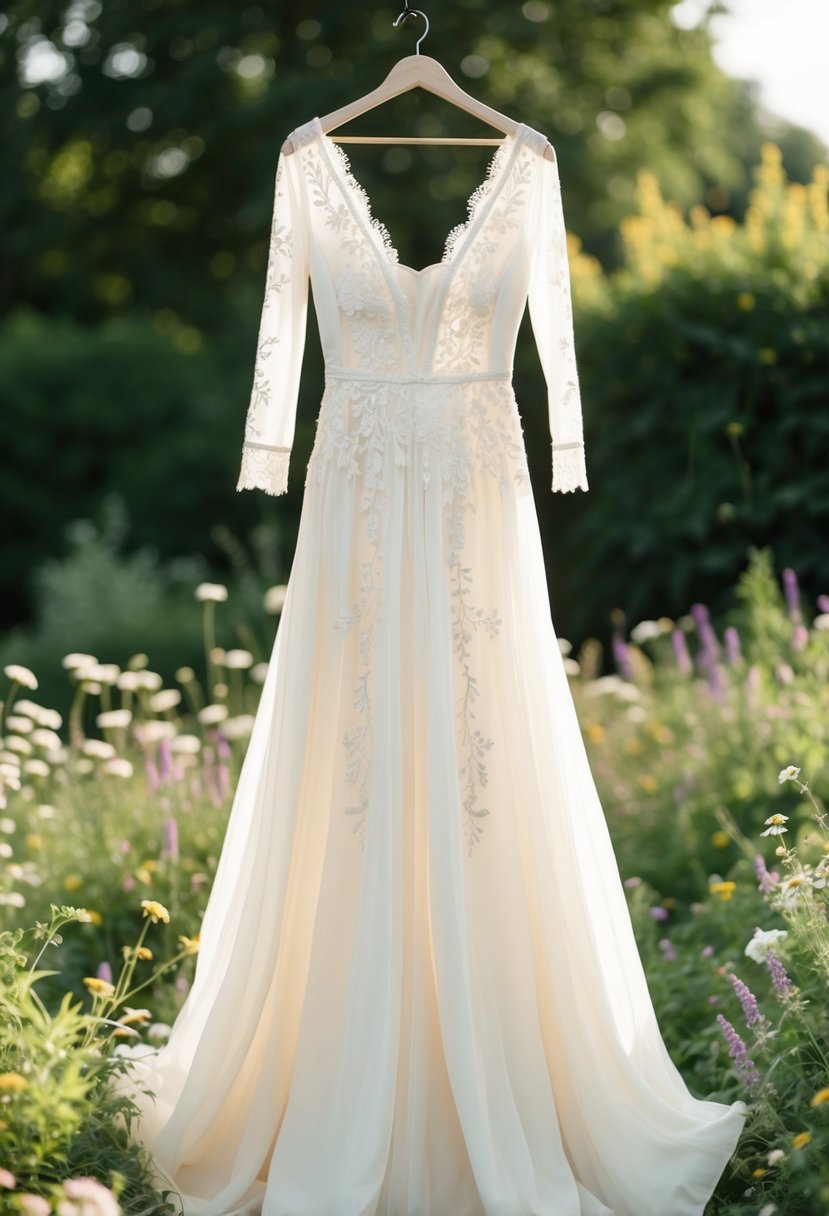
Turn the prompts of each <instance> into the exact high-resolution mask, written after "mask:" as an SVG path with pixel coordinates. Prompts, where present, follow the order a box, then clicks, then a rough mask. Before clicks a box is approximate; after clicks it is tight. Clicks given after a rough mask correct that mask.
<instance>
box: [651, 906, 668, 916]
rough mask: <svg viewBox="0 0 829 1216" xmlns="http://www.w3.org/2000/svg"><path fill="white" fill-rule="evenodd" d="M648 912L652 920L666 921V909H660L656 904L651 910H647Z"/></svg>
mask: <svg viewBox="0 0 829 1216" xmlns="http://www.w3.org/2000/svg"><path fill="white" fill-rule="evenodd" d="M648 912H649V913H650V915H651V916H652V917H653V919H654V920H667V919H668V909H667V908H660V907H659V905H658V904H656V905H655V906H654V907H652V908H648Z"/></svg>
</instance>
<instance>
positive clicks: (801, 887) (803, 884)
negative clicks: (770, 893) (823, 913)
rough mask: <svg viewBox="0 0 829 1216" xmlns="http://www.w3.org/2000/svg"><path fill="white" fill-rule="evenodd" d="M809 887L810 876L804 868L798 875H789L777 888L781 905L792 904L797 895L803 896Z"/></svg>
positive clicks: (810, 883)
mask: <svg viewBox="0 0 829 1216" xmlns="http://www.w3.org/2000/svg"><path fill="white" fill-rule="evenodd" d="M811 885H812V876H811V874H810V873H809V871H808V870H807V869H806V867H805V866H804V867H803V869H801V870H800V871H799V873H797V874H790V875H789V877H788V878H784V879H783V881H782V882H781V884H780V886H779V888H778V891H779V894H780V901H781V903H784V904H791V903H793V902H794V901H795V899H797V897H798V896H799V895H804V894H805V893H806V892H807V891H808V890H809V888H810V887H811Z"/></svg>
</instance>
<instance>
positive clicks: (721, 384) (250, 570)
mask: <svg viewBox="0 0 829 1216" xmlns="http://www.w3.org/2000/svg"><path fill="white" fill-rule="evenodd" d="M672 7H673V6H672V4H671V3H670V2H669V0H562V2H561V3H557V4H555V5H552V4H549V3H547V2H546V0H527V2H526V3H524V4H523V5H518V4H516V5H514V6H504V5H501V6H493V5H484V4H483V3H481V2H480V0H457V2H456V3H454V4H452V5H451V6H448V5H444V6H442V8H441V11H437V10H431V11H430V12H429V15H430V18H431V22H432V29H431V32H430V34H429V36H428V39H427V41H426V42H425V44H424V46H423V50H424V52H426V53H429V54H432V55H435V56H436V57H437V58H439V59H440V60H441V62H442V63H444V65H445V66H446V67H447V69H448V70H449V71H450V73H451V74H452V75H453V76H454V77H455V78H456V79H457V80H458V81H459V83H461V85H462V86H463V87H465V88H467V89H468V90H469V91H471V92H472V93H474V94H476V95H477V96H479V97H481V98H482V99H485V100H486V101H488V102H490V103H491V104H493V105H494V106H496V107H497V108H499V109H503V110H506V111H508V112H510V113H512V114H514V115H516V116H517V117H520V118H521V119H522V120H524V121H526V122H529V123H530V124H532V125H534V126H536V127H537V128H539V129H540V130H542V131H544V132H545V133H546V134H548V136H549V137H550V139H551V141H552V143H553V144H554V146H555V148H556V150H557V154H558V158H559V162H560V166H561V177H562V184H563V192H564V206H565V218H566V221H567V226H568V230H569V232H570V234H571V238H572V240H573V244H572V247H571V253H572V270H573V280H574V293H575V307H576V339H577V350H578V355H579V366H580V374H581V380H582V391H583V401H584V411H585V423H586V428H587V437H588V471H589V475H590V479H591V494H590V495H589V496H587V497H583V496H582V495H574V496H572V497H569V496H568V497H567V498H566V499H565V498H562V497H560V496H556V497H553V496H552V495H551V494H550V491H549V436H548V434H547V432H546V425H547V423H546V408H545V409H541V408H539V406H540V403H541V402H542V401H544V400H545V390H544V385H543V379H542V376H541V372H540V368H539V366H538V361H537V358H536V355H535V351H534V346H533V342H532V336H531V333H530V331H529V326H528V325H527V323H526V320H525V324H524V326H523V328H522V333H521V335H520V338H519V348H518V352H517V359H516V389H517V392H518V399H519V403H520V405H521V408H522V414H523V417H524V421H525V433H526V435H527V446H528V450H529V455H530V460H531V469H532V473H533V480H534V484H535V486H536V498H537V503H538V509H539V514H540V517H541V526H542V532H543V535H544V537H545V542H546V556H547V563H548V570H549V574H550V585H551V591H552V598H553V607H554V618H555V620H556V624H557V626H558V628H559V631H560V632H564V633H566V634H567V635H568V636H571V637H573V638H575V639H577V640H578V639H581V638H583V637H585V636H586V635H587V634H588V633H597V634H600V635H601V634H602V633H604V632H606V630H607V625H608V619H609V615H610V613H611V612H612V610H613V609H615V608H619V607H620V606H623V607H624V608H626V609H627V610H628V611H630V612H634V613H636V614H648V613H649V614H652V615H656V614H659V613H666V612H678V611H681V610H683V609H684V607H685V606H686V604H687V602H688V599H689V584H690V581H691V579H692V578H694V577H695V576H696V575H697V574H699V576H700V577H699V580H698V581H697V583H695V590H694V598H701V597H702V596H705V597H707V598H709V599H710V600H711V601H712V603H714V604H715V605H716V603H717V600H718V597H719V596H722V595H724V594H725V592H726V589H727V588H729V587H730V586H731V585H732V584H733V581H734V578H735V576H736V574H737V572H738V571H739V569H741V568H742V567H743V566H744V565H745V558H746V552H747V546H748V544H749V543H755V544H760V545H766V544H769V545H771V546H772V547H773V548H774V550H775V556H776V558H777V560H778V562H779V563H780V564H792V565H795V566H797V568H798V570H799V572H800V574H801V577H802V581H803V585H804V588H805V589H806V590H807V592H809V593H812V594H815V593H817V592H818V591H821V590H824V589H825V585H826V581H827V570H826V564H825V558H824V557H823V556H822V554H821V552H820V546H819V535H820V529H821V527H822V521H823V519H824V517H825V513H826V506H827V495H829V480H827V476H826V473H825V467H824V461H823V455H822V451H823V449H822V444H821V438H822V437H823V436H824V435H825V433H826V425H827V424H826V419H825V416H824V417H822V416H821V410H820V406H821V405H822V404H823V403H825V396H826V394H825V389H824V388H823V387H822V386H823V385H825V383H826V370H827V368H826V364H827V340H828V339H829V329H828V327H829V321H827V309H826V284H827V266H828V265H829V258H827V240H828V239H829V235H828V234H827V229H826V175H825V172H824V171H823V169H821V168H819V169H818V171H817V172H816V171H815V166H819V167H820V166H823V165H825V163H826V149H825V147H824V146H823V145H822V144H821V143H820V141H819V140H818V139H817V138H816V137H814V136H812V135H811V134H809V133H808V132H806V131H804V130H802V129H799V128H795V127H791V126H789V125H787V124H785V123H782V122H781V123H779V124H777V125H776V126H775V127H774V128H769V127H768V126H767V125H763V123H762V122H761V120H760V117H759V114H758V111H757V108H756V99H755V97H754V94H753V91H752V89H751V87H749V86H747V85H745V84H741V83H738V82H735V81H733V80H731V79H729V78H728V77H726V76H725V75H724V74H723V73H722V72H721V71H720V69H719V68H718V67H717V66H716V64H715V62H714V60H713V58H712V55H711V39H710V35H709V33H708V30H707V25H706V22H705V21H703V22H702V23H701V24H700V25H699V26H698V27H697V28H695V29H691V30H689V29H680V28H677V26H676V25H675V24H674V22H673V21H672V18H671V10H672ZM398 11H399V5H398V4H397V3H395V4H393V5H383V4H378V5H372V6H369V5H366V4H360V3H350V2H348V0H345V2H343V3H340V4H337V5H333V4H332V5H329V6H327V7H325V8H321V7H320V6H318V5H315V6H313V8H312V7H311V6H310V5H307V4H304V3H296V4H291V5H278V4H276V3H274V2H273V0H270V2H267V0H266V2H263V3H258V4H249V5H245V4H239V5H232V6H231V5H226V4H220V3H217V2H216V0H212V2H211V0H201V2H200V3H199V4H198V5H196V4H195V3H193V0H176V2H173V0H144V2H143V3H142V2H141V0H110V3H108V4H106V5H105V6H104V5H102V4H101V3H99V0H61V2H57V0H37V2H35V0H11V2H10V3H8V4H7V5H6V6H5V9H4V12H3V13H2V14H0V131H2V139H0V182H2V183H3V186H2V187H1V188H0V310H2V315H3V317H4V320H3V321H2V323H0V441H1V442H2V446H3V452H4V456H5V463H6V468H5V470H4V475H3V478H2V482H0V507H2V511H3V517H4V520H5V523H6V535H5V560H4V562H3V564H2V566H1V567H0V590H2V594H1V595H0V614H2V615H0V627H2V628H4V629H6V630H9V629H10V628H11V627H13V626H17V627H18V628H16V630H15V632H14V634H13V635H12V636H10V637H7V643H9V642H11V641H12V640H13V641H14V645H15V647H16V651H15V654H14V655H11V654H9V655H8V656H7V657H8V658H17V659H18V660H23V661H28V662H32V663H35V662H36V660H37V655H38V653H39V651H38V645H39V644H41V643H42V647H45V648H46V650H48V652H49V655H50V661H51V655H52V654H53V653H56V652H59V651H60V649H61V645H62V646H63V648H64V649H66V648H70V647H71V648H77V647H78V646H82V645H90V646H94V642H89V643H86V642H84V641H83V640H82V637H81V636H80V635H79V631H78V627H76V625H75V623H74V622H75V621H77V620H80V621H82V622H84V629H83V630H81V631H80V633H81V634H86V635H88V634H89V633H93V634H94V632H95V628H94V625H95V622H96V621H97V624H98V627H99V629H100V627H101V622H102V621H105V620H106V619H107V618H106V613H107V612H110V611H112V612H115V608H114V607H113V606H112V605H110V604H109V603H108V601H106V599H102V598H101V596H100V594H99V593H93V591H89V592H88V594H87V595H86V602H84V600H83V596H84V590H83V587H82V586H81V582H83V586H84V587H85V586H91V585H92V584H91V583H90V582H89V580H88V579H86V580H79V579H78V578H76V577H75V578H73V576H72V573H71V571H72V569H73V567H72V563H73V562H76V563H81V562H82V561H83V560H85V559H84V556H83V554H82V553H81V550H82V549H83V545H82V544H81V545H79V543H78V534H77V531H76V530H75V531H73V527H72V526H71V525H72V524H73V521H75V520H77V519H83V518H86V519H88V520H94V521H96V522H95V525H94V527H95V528H97V530H98V532H105V531H106V527H107V526H108V525H106V523H105V521H104V519H103V514H105V513H106V511H107V510H109V509H110V508H109V507H106V506H105V504H107V503H109V504H111V503H112V501H113V498H112V496H113V494H117V495H119V496H120V502H121V506H120V508H119V510H120V511H121V519H122V522H121V524H120V525H119V530H118V538H117V543H116V542H114V541H113V542H112V543H111V544H110V548H109V550H108V552H109V556H110V559H111V561H112V562H113V563H115V564H116V565H119V563H120V564H123V565H125V566H128V565H129V563H130V560H131V555H134V554H135V553H138V552H143V553H144V558H143V559H141V560H144V561H146V562H147V563H149V564H150V565H152V566H153V568H154V569H156V570H157V572H158V578H159V580H160V582H159V583H158V584H157V586H158V587H164V588H166V590H164V591H158V594H156V595H155V598H153V596H152V595H150V594H149V592H148V593H147V595H145V597H144V600H141V597H127V600H126V601H125V602H124V603H122V605H121V608H120V610H119V611H120V613H121V616H120V617H119V620H120V621H121V624H120V625H119V627H118V630H116V633H118V636H119V639H121V641H122V642H123V647H124V654H125V655H126V654H128V653H130V649H129V646H130V645H131V644H132V639H131V638H128V637H127V635H128V634H132V635H135V634H136V633H137V632H138V631H139V630H141V631H143V632H142V636H143V637H144V639H145V642H144V644H145V645H146V644H147V643H146V639H147V638H150V639H153V638H155V637H158V638H159V644H161V639H162V638H163V636H164V631H165V629H167V630H170V629H172V622H174V619H175V613H174V612H173V613H172V615H171V611H172V610H171V608H170V602H171V597H172V601H174V600H175V596H176V583H177V580H178V581H179V582H180V581H181V580H182V578H185V577H187V576H188V573H193V570H194V569H195V566H198V567H199V570H200V571H201V574H200V575H199V576H203V575H204V572H205V568H206V569H209V570H210V571H212V572H213V573H214V574H215V575H216V576H217V577H222V578H225V579H226V578H228V577H233V575H234V574H240V573H244V574H245V576H246V577H249V578H253V577H254V573H255V571H256V570H261V574H262V583H263V585H267V584H268V583H273V582H275V581H277V580H278V579H279V578H282V577H285V576H286V574H287V571H288V568H289V564H290V557H291V553H292V550H293V543H294V540H295V535H296V527H297V524H298V518H299V512H300V509H301V504H302V494H303V484H302V483H303V472H302V471H303V469H304V466H305V461H306V460H307V457H308V455H309V454H310V450H311V446H312V443H313V437H314V427H315V419H316V413H317V409H318V403H319V397H320V393H321V387H322V369H321V360H320V354H319V348H318V341H317V337H316V332H315V327H314V323H313V310H311V324H310V326H309V336H308V343H307V353H306V359H305V376H304V380H303V386H302V391H301V397H300V404H299V414H298V426H297V434H296V441H295V447H294V453H295V454H294V458H293V460H292V469H293V477H292V484H291V487H290V489H289V493H288V495H287V497H286V498H279V499H275V500H274V499H268V498H267V497H266V496H265V495H262V494H259V493H255V494H244V495H236V494H235V493H234V485H235V478H236V473H237V469H238V461H239V458H240V452H241V439H242V430H243V425H244V416H245V411H246V408H247V400H248V393H249V389H250V382H251V378H252V369H253V357H254V353H255V340H256V331H257V326H258V318H259V310H260V307H261V303H262V293H263V285H264V272H265V263H266V257H267V242H268V233H269V226H270V214H271V206H272V188H273V176H274V172H275V166H276V159H277V155H278V150H279V146H280V144H281V142H282V139H283V138H284V136H285V135H286V134H287V132H288V131H289V130H291V129H292V128H293V127H294V126H296V125H297V124H298V123H300V122H303V121H305V120H306V119H307V118H309V117H310V116H311V115H313V114H315V113H317V114H324V113H326V112H327V111H329V110H332V109H334V108H336V107H337V106H339V105H341V104H344V103H345V102H347V101H349V100H351V99H352V98H354V97H355V96H357V95H359V94H362V93H363V92H366V91H367V90H368V89H369V88H371V87H373V86H374V85H375V84H376V83H378V82H379V81H380V80H381V79H382V77H383V76H384V75H385V74H386V72H387V71H388V70H389V69H390V67H391V66H392V64H393V63H394V62H395V61H396V60H397V59H398V58H399V57H401V56H402V55H405V54H408V53H410V52H411V51H412V50H413V49H414V42H415V38H416V36H417V35H418V34H419V32H420V30H419V28H418V29H416V28H415V23H414V22H412V23H410V24H408V26H407V28H404V29H403V30H399V29H398V30H395V29H394V28H393V25H392V22H393V20H394V18H395V17H396V15H397V13H398ZM427 11H428V10H427ZM352 130H359V131H363V132H367V133H368V132H372V131H375V132H389V131H395V130H401V131H412V132H416V133H421V134H427V133H431V132H434V133H436V134H440V133H449V132H452V133H462V132H465V131H467V130H468V131H470V132H472V131H474V132H475V133H480V128H479V127H478V126H477V124H473V123H472V121H471V120H469V119H467V118H466V116H464V115H463V114H461V113H460V112H459V111H456V110H454V109H453V108H451V107H449V106H447V105H445V104H444V103H442V102H439V101H438V100H437V99H434V98H430V97H428V96H426V95H425V94H422V93H420V92H417V93H411V94H408V95H405V96H403V97H401V98H398V99H396V100H395V101H394V102H392V103H390V104H388V105H386V106H383V107H381V108H380V109H379V110H376V111H373V112H371V113H369V114H366V115H365V116H363V117H362V118H360V119H359V120H357V121H356V122H355V123H354V124H353V125H352ZM772 141H773V142H772ZM764 145H765V146H766V148H765V151H763V148H764ZM489 155H490V153H489V152H488V151H487V150H486V149H483V150H482V149H480V148H470V149H453V150H451V151H449V152H447V150H446V149H445V148H444V149H441V148H417V149H411V148H406V147H397V148H395V147H390V148H387V149H377V148H371V147H353V148H352V147H349V156H350V158H351V160H352V163H353V167H354V171H355V174H356V175H357V177H358V178H359V180H360V181H361V182H362V183H363V184H364V185H365V187H366V188H367V190H368V191H369V193H370V195H371V197H372V200H373V205H374V210H375V213H376V214H377V215H378V216H379V217H380V218H381V219H383V220H385V221H390V223H389V227H390V229H391V233H392V237H393V239H394V240H395V243H396V245H397V247H398V249H399V250H400V254H401V258H402V259H403V260H404V261H406V262H407V263H409V264H414V265H422V264H425V263H427V262H429V261H433V260H435V258H436V257H439V256H440V246H441V244H442V241H443V238H444V236H445V234H446V232H448V231H449V229H450V228H452V227H453V226H454V225H455V224H456V223H457V222H459V220H461V219H463V218H464V215H465V202H466V199H467V198H468V197H469V195H470V193H471V192H472V190H473V189H474V187H475V186H476V184H477V183H478V182H479V181H480V179H481V177H482V176H483V174H484V171H485V165H486V160H487V159H488V157H489ZM665 200H670V201H665ZM424 214H428V217H429V219H428V223H424V222H423V216H424ZM686 216H687V217H688V218H685V217H686ZM102 513H103V514H102ZM93 531H94V529H93ZM87 539H88V538H87ZM116 550H117V551H118V552H120V553H121V556H120V557H116V556H115V554H116ZM88 557H89V554H88V552H87V553H86V560H87V561H88ZM188 561H189V562H190V563H191V565H190V566H188V565H187V562H188ZM50 562H51V563H53V565H52V566H51V567H50V566H49V563H50ZM55 562H58V563H62V565H61V567H60V568H61V569H62V570H63V571H64V574H65V577H64V581H63V583H61V584H60V587H61V589H62V593H65V594H67V595H68V594H70V592H69V588H70V587H71V588H74V590H73V591H72V594H74V595H75V596H76V598H77V599H79V600H80V601H81V606H80V608H78V609H77V610H76V611H74V613H73V614H72V615H73V624H72V633H71V634H70V633H69V629H68V624H67V628H66V630H62V628H61V625H60V621H59V620H55V619H50V620H49V621H45V620H44V612H45V611H46V609H45V605H46V604H47V602H48V599H49V596H50V595H51V594H54V590H53V588H52V585H51V584H50V583H49V580H48V576H47V578H46V580H45V582H44V578H43V577H42V573H43V570H44V568H45V569H47V570H48V569H54V563H55ZM182 562H184V564H183V565H182ZM78 568H79V569H80V566H78ZM87 569H88V566H87ZM821 580H822V581H821ZM99 581H100V580H99ZM95 585H96V586H97V585H98V584H97V583H96V584H95ZM146 586H147V587H151V586H156V584H151V583H147V584H146ZM66 603H67V604H68V600H67V601H66ZM139 604H140V605H141V609H140V610H139V608H138V605H139ZM59 615H60V613H59V612H58V610H57V609H54V610H53V616H58V617H59ZM156 617H157V623H156V622H155V618H156ZM113 619H114V618H113ZM124 622H126V624H124ZM122 625H123V628H122ZM21 627H23V628H25V629H26V630H28V632H26V633H21ZM119 630H120V633H119ZM184 632H185V629H184V627H183V626H182V635H183V634H184ZM61 634H63V635H64V636H61ZM168 636H170V635H169V634H168ZM38 639H40V642H39V641H38ZM119 645H120V642H119ZM8 648H9V647H8V646H6V647H3V651H4V654H6V651H7V649H8ZM171 648H173V649H174V648H175V646H174V642H171ZM178 653H179V654H181V649H180V647H179V651H178ZM112 657H113V658H114V659H116V660H117V659H118V658H119V655H117V654H113V655H112ZM38 666H40V665H39V664H38ZM41 670H42V668H41Z"/></svg>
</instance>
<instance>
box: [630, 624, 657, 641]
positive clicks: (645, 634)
mask: <svg viewBox="0 0 829 1216" xmlns="http://www.w3.org/2000/svg"><path fill="white" fill-rule="evenodd" d="M661 636H662V627H661V625H660V624H659V622H658V621H640V622H639V624H638V625H634V626H633V628H632V629H631V631H630V640H631V641H632V642H634V643H635V644H636V645H637V646H641V645H642V643H643V642H650V641H651V640H652V639H653V638H659V637H661Z"/></svg>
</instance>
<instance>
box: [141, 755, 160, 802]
mask: <svg viewBox="0 0 829 1216" xmlns="http://www.w3.org/2000/svg"><path fill="white" fill-rule="evenodd" d="M144 772H145V773H146V775H147V787H148V788H149V791H150V793H151V794H154V793H155V791H156V790H157V789H158V787H159V785H160V784H161V780H160V778H159V776H158V769H157V767H156V763H155V760H153V758H152V756H151V755H150V754H149V752H145V754H144Z"/></svg>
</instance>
